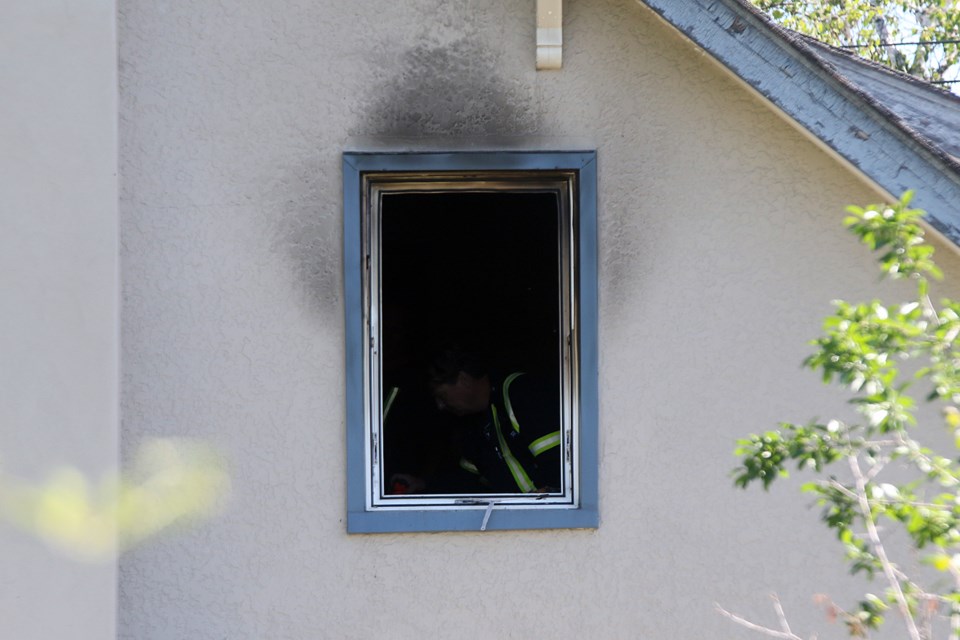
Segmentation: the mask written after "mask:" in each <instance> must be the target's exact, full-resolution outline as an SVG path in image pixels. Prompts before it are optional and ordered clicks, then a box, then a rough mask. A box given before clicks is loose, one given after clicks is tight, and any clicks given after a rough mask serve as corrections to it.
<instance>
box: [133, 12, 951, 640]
mask: <svg viewBox="0 0 960 640" xmlns="http://www.w3.org/2000/svg"><path fill="white" fill-rule="evenodd" d="M534 26H535V21H534V3H533V2H516V1H514V0H500V1H490V0H484V1H463V2H455V3H451V2H441V1H440V0H418V1H412V0H410V1H406V0H405V1H404V2H396V1H395V0H382V1H373V0H363V1H356V0H325V1H323V2H308V3H304V2H297V1H295V0H277V1H276V2H271V3H262V2H255V1H253V0H240V1H238V2H234V3H228V4H224V3H213V2H201V3H189V4H183V3H173V2H170V1H169V0H155V1H153V2H141V3H125V4H124V5H122V6H121V10H120V57H121V66H120V77H121V193H122V198H121V218H122V221H121V226H122V268H123V273H124V288H123V293H124V306H123V318H124V322H123V345H124V346H123V371H124V375H123V394H122V396H123V398H122V400H123V414H124V423H123V430H124V442H125V446H132V445H134V444H135V443H136V441H137V439H138V438H139V437H141V436H144V435H148V434H161V433H163V434H169V433H183V434H191V435H198V436H202V437H206V438H209V439H212V440H213V441H215V442H217V443H218V444H219V445H220V446H221V447H222V448H223V449H224V450H225V451H226V452H228V454H229V455H230V456H231V457H232V460H233V464H234V469H233V470H234V474H235V494H234V496H233V500H232V503H231V506H230V508H229V510H228V511H227V513H226V514H225V515H223V516H222V517H221V518H220V519H218V520H216V521H215V522H213V523H212V524H210V525H208V526H206V527H204V528H203V529H200V530H196V531H192V532H188V533H186V534H185V535H183V536H180V537H177V538H170V539H169V540H165V541H161V542H160V543H158V544H155V545H152V546H148V547H145V548H143V549H139V550H136V551H134V552H133V553H130V554H128V555H127V556H125V557H124V558H123V559H122V562H121V581H120V601H121V617H120V635H121V636H122V637H125V638H137V639H152V638H322V637H329V638H370V637H376V636H388V635H389V636H391V637H398V638H420V637H428V636H432V637H440V638H443V637H466V638H494V637H516V638H523V637H557V638H576V637H582V636H586V637H603V638H608V637H609V638H620V637H623V638H628V637H629V638H638V637H639V638H665V639H666V638H711V637H721V636H723V637H731V638H733V637H749V636H747V635H745V634H742V633H741V632H739V631H738V630H737V629H735V628H733V627H732V626H731V625H730V624H729V623H728V622H726V621H724V620H722V619H720V618H719V616H718V615H717V614H715V613H714V612H713V603H714V602H715V601H718V600H719V601H722V602H723V603H724V604H725V605H727V606H729V607H731V608H734V609H736V610H738V611H741V612H744V613H747V614H750V615H753V616H756V617H757V618H760V619H761V620H764V619H765V620H768V621H769V620H772V616H771V614H770V612H769V607H768V602H767V599H766V594H767V593H768V592H770V591H772V590H777V591H779V592H780V593H781V594H782V595H783V598H784V602H785V605H786V606H787V607H788V609H789V610H790V611H791V613H793V614H794V615H795V619H796V620H797V621H798V630H800V631H805V630H806V629H805V625H806V624H807V623H810V624H812V623H813V622H818V621H820V617H819V614H816V613H815V612H813V611H812V607H811V604H810V595H811V594H813V593H816V592H820V591H828V592H832V593H837V594H839V595H838V597H840V598H841V600H842V599H843V598H842V596H843V595H844V594H845V593H847V594H848V595H849V593H851V592H850V588H851V584H852V583H851V581H850V580H849V579H847V578H846V576H845V575H844V574H843V572H842V571H839V572H838V571H836V570H835V568H834V565H835V563H836V562H837V561H838V560H839V558H840V556H841V551H840V549H838V548H837V547H836V546H835V544H834V543H833V541H832V540H831V535H830V534H829V533H828V532H826V531H824V530H821V527H820V525H819V524H818V523H817V522H816V515H815V513H814V512H812V511H810V510H808V509H807V508H806V507H805V506H804V504H803V501H802V500H799V501H798V500H795V499H794V495H795V493H796V490H797V486H798V483H793V484H792V485H788V486H784V487H777V488H775V489H774V490H773V491H772V495H760V494H758V493H752V492H751V493H737V492H735V491H734V490H733V488H732V486H731V482H730V480H729V478H728V475H727V474H728V471H729V469H730V468H731V467H732V466H733V463H734V458H733V457H732V455H731V451H732V449H733V444H734V440H735V439H736V438H737V437H740V436H742V435H744V434H745V433H748V432H750V431H757V430H762V429H766V428H768V427H770V426H772V425H774V424H775V423H776V422H777V421H778V420H786V419H794V420H799V421H803V420H806V419H808V418H810V417H813V416H815V415H823V413H824V412H825V411H826V410H827V409H825V408H824V405H825V404H826V403H834V404H832V405H831V406H838V407H839V405H838V404H836V403H838V402H839V398H840V396H839V395H838V394H837V393H835V392H833V391H831V390H829V389H825V388H823V387H821V385H820V384H819V382H818V381H817V380H816V378H815V376H813V375H810V374H807V373H804V372H802V371H800V369H799V366H798V365H799V362H800V361H801V360H802V358H803V357H804V356H805V355H806V353H807V346H806V341H807V339H808V338H810V337H812V336H813V335H815V333H816V332H817V330H818V327H819V318H820V317H822V315H824V314H825V313H826V312H828V310H829V303H828V301H829V300H830V299H832V298H835V297H849V298H857V297H864V296H870V295H874V293H875V292H876V291H877V290H878V285H877V277H876V275H875V272H874V270H873V267H872V263H871V259H870V258H869V257H868V256H867V255H865V254H864V253H863V252H862V251H860V250H859V249H858V247H857V245H856V243H855V241H854V240H853V239H852V238H851V237H848V236H847V235H846V234H845V233H844V232H842V231H841V229H840V219H841V218H842V208H843V206H844V205H845V204H848V203H850V202H866V201H871V200H874V199H876V197H877V196H876V195H875V193H873V192H871V191H870V190H869V189H868V188H867V187H866V186H865V185H864V184H863V183H861V182H859V181H858V179H857V178H856V177H854V176H853V175H851V174H850V173H848V172H847V170H846V169H844V168H843V167H841V166H840V165H838V164H837V163H836V162H835V161H834V160H832V159H830V158H828V157H827V156H826V155H825V154H824V153H823V152H822V151H820V150H818V149H817V148H816V147H815V146H814V145H813V144H812V143H811V142H809V141H808V140H807V139H805V138H804V137H803V136H802V135H800V134H799V133H797V132H796V131H795V130H793V129H792V128H791V127H789V126H788V125H786V124H785V123H784V122H783V121H782V120H781V119H779V118H778V117H777V116H776V115H774V114H773V113H772V112H771V111H770V110H769V108H768V107H767V106H765V105H764V104H762V103H761V102H759V101H758V100H757V99H756V98H755V97H754V96H752V95H750V94H749V93H747V92H746V91H745V90H744V89H743V88H742V87H740V86H739V85H738V84H736V83H735V82H734V81H733V80H731V79H730V78H729V77H728V76H727V75H726V74H725V73H723V72H722V71H720V70H719V69H718V68H717V67H716V66H715V65H714V64H713V63H712V62H711V61H710V60H709V59H707V58H706V57H704V56H703V55H702V54H699V53H697V52H696V51H695V50H694V49H693V48H692V47H691V46H689V45H688V44H687V43H686V42H685V41H683V40H682V39H681V38H680V37H679V36H677V35H676V34H675V33H674V32H673V31H671V30H670V29H668V28H667V27H665V26H664V25H663V24H662V23H661V22H659V20H658V19H657V18H656V17H655V16H653V15H652V14H650V13H649V12H647V11H646V10H644V9H643V8H641V6H639V5H638V4H637V3H635V2H633V1H631V0H590V1H587V0H582V1H579V2H574V1H570V2H567V3H565V29H564V41H565V50H564V67H563V70H562V71H559V72H541V73H537V72H536V71H534ZM584 143H586V144H589V145H593V146H595V147H596V148H597V149H598V152H599V179H600V198H599V200H600V201H599V216H600V231H601V239H600V242H601V252H600V255H601V265H600V277H601V287H600V294H601V309H600V330H601V336H600V344H601V357H600V363H601V372H600V376H601V379H600V392H601V415H600V419H601V422H600V439H601V468H600V479H601V487H600V490H601V517H602V524H601V526H600V528H599V529H598V530H596V531H538V532H511V533H485V534H481V533H466V534H464V533H461V534H407V535H375V536H348V535H347V534H346V533H345V526H344V518H343V516H344V509H345V462H344V422H343V420H344V418H343V416H344V405H343V394H344V386H343V385H344V383H343V368H344V364H343V357H344V354H343V322H342V315H343V307H342V291H341V279H342V271H341V270H342V266H341V253H340V245H341V221H340V219H341V215H342V213H341V193H340V178H341V176H340V168H339V167H340V154H341V152H342V151H344V150H346V149H351V148H357V147H359V146H364V147H365V146H375V147H378V148H394V149H404V148H424V149H436V148H440V149H446V148H464V147H467V148H481V147H483V148H512V147H531V148H536V147H556V146H578V147H579V146H583V145H584ZM942 253H945V254H947V255H945V256H944V259H945V260H946V262H947V265H946V266H947V267H948V268H950V269H952V270H953V272H954V273H957V274H960V264H958V262H957V260H956V259H955V258H954V256H953V254H952V253H951V252H947V251H943V252H942ZM834 631H839V630H836V629H834Z"/></svg>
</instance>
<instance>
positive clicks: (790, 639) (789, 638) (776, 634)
mask: <svg viewBox="0 0 960 640" xmlns="http://www.w3.org/2000/svg"><path fill="white" fill-rule="evenodd" d="M777 605H779V601H777ZM714 606H715V607H716V608H717V611H719V612H720V614H721V615H723V616H725V617H726V618H728V619H730V620H732V621H733V622H736V623H737V624H739V625H740V626H741V627H746V628H747V629H750V630H751V631H756V632H758V633H762V634H764V635H767V636H770V637H771V638H783V639H784V640H803V638H801V637H800V636H798V635H796V634H794V633H793V632H792V631H790V627H789V626H788V627H787V630H786V631H777V630H776V629H771V628H770V627H764V626H763V625H759V624H755V623H753V622H750V621H749V620H747V619H746V618H741V617H740V616H738V615H736V614H733V613H730V612H729V611H727V610H726V609H724V608H723V607H721V606H720V605H719V604H716V605H714ZM782 614H783V609H780V608H778V611H777V616H778V617H780V619H781V626H782V625H783V624H784V623H785V622H786V620H784V619H783V618H782V617H781V616H782Z"/></svg>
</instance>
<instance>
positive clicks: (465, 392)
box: [385, 347, 561, 495]
mask: <svg viewBox="0 0 960 640" xmlns="http://www.w3.org/2000/svg"><path fill="white" fill-rule="evenodd" d="M426 373H427V376H426V383H427V388H428V389H429V392H430V397H432V399H433V403H434V405H435V410H436V411H435V414H436V416H435V418H436V419H435V420H434V421H433V422H432V424H431V426H429V427H427V428H426V429H424V430H423V431H422V432H421V433H420V434H419V437H418V438H417V441H416V442H415V443H414V445H415V446H417V447H420V448H422V449H423V451H422V452H421V453H422V454H423V455H420V456H417V455H416V452H413V451H411V450H410V448H409V445H410V444H411V443H410V442H407V443H406V445H407V447H406V449H407V450H406V457H407V460H410V461H414V460H419V469H415V470H410V471H409V472H396V473H392V474H391V475H390V477H389V482H388V486H387V493H390V494H394V495H396V494H517V493H537V494H543V493H556V492H558V491H560V489H559V487H560V486H561V447H560V443H561V430H560V398H559V385H558V384H557V382H556V381H551V380H550V379H549V377H544V376H542V375H539V374H537V373H536V372H532V371H529V372H527V371H510V372H506V373H500V372H494V371H492V370H490V369H489V368H488V367H487V366H486V365H485V363H483V361H482V360H481V359H480V358H479V357H477V356H476V355H475V354H473V353H470V352H467V351H464V350H462V349H460V348H458V347H446V348H443V349H442V350H440V351H439V352H438V353H437V354H436V356H435V357H434V358H432V359H431V361H430V363H429V365H428V367H427V372H426ZM397 393H398V391H395V390H392V391H388V397H387V399H386V403H387V405H389V408H390V410H393V408H394V404H395V403H396V399H397V397H398V396H397ZM391 394H393V402H391V399H390V397H389V396H390V395H391ZM396 406H397V408H399V406H400V405H396ZM414 410H415V408H414V407H412V406H408V407H407V408H406V409H405V411H407V412H410V411H414ZM421 415H422V414H421ZM389 420H390V413H389V411H388V412H387V423H386V425H385V426H386V429H385V431H386V432H387V433H390V429H391V426H393V425H391V424H390V422H389ZM420 424H423V422H422V420H421V422H420ZM408 435H409V434H408ZM395 446H396V447H397V448H396V449H395V452H394V453H395V454H396V455H398V456H402V454H401V453H400V452H401V450H402V449H403V448H404V445H403V444H401V443H397V444H396V445H395ZM414 464H415V465H416V464H417V463H414Z"/></svg>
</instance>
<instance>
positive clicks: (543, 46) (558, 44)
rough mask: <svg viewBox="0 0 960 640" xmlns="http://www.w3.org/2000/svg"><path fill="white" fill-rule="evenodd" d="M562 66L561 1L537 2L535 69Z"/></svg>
mask: <svg viewBox="0 0 960 640" xmlns="http://www.w3.org/2000/svg"><path fill="white" fill-rule="evenodd" d="M562 64H563V0H537V69H559V68H560V67H561V66H562Z"/></svg>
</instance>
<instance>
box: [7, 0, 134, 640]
mask: <svg viewBox="0 0 960 640" xmlns="http://www.w3.org/2000/svg"><path fill="white" fill-rule="evenodd" d="M115 25H116V16H115V6H114V3H113V2H112V1H111V0H92V1H85V2H74V1H66V2H51V1H47V0H39V1H37V2H5V3H2V4H0V58H2V60H3V63H2V64H0V87H3V99H2V100H0V149H2V151H0V472H2V473H0V485H4V486H0V490H2V489H4V488H7V487H6V486H5V484H6V483H5V480H6V479H7V478H9V477H11V476H12V477H14V478H19V479H22V480H25V481H29V482H31V483H40V482H42V481H44V480H46V478H47V476H48V474H50V473H51V472H52V471H53V470H54V469H56V468H60V467H61V466H63V465H69V466H74V467H78V468H79V469H81V470H82V471H83V472H84V473H86V474H88V475H89V476H90V477H93V478H97V479H99V477H100V475H101V474H103V473H106V472H111V471H115V470H116V463H117V455H118V440H119V420H118V415H117V413H118V406H119V380H118V364H119V279H118V243H117V236H118V216H117V177H116V175H117V174H116V171H117V133H116V132H117V125H116V118H117V115H116V114H117V70H116V29H115ZM0 567H2V569H0V636H2V637H4V638H22V639H24V640H30V639H32V638H38V639H44V640H45V639H48V638H109V637H113V636H114V635H115V629H116V599H117V598H116V581H117V570H116V565H115V563H114V562H106V563H102V564H92V565H91V564H82V563H75V562H73V561H70V560H67V559H66V558H64V557H62V556H60V555H58V554H57V553H55V552H53V551H51V550H49V549H47V548H46V547H45V546H44V545H43V544H42V543H41V542H40V541H39V540H36V539H34V538H33V537H30V536H28V535H27V534H26V533H22V532H20V531H16V530H14V529H13V528H10V527H7V526H5V525H4V524H3V523H0Z"/></svg>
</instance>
